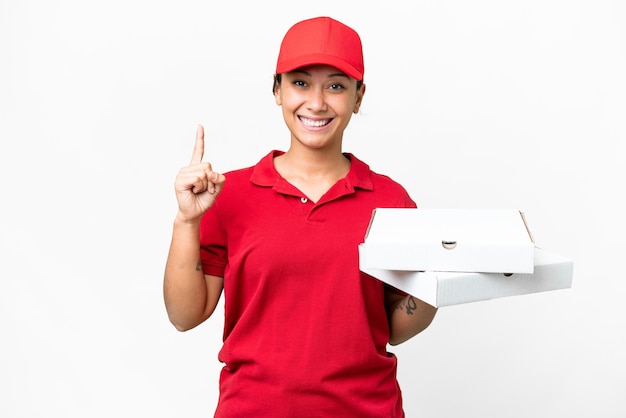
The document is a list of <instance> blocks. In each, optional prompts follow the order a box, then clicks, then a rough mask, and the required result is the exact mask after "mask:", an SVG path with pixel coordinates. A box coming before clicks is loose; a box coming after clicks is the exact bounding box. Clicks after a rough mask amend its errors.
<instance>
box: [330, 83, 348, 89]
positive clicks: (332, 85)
mask: <svg viewBox="0 0 626 418" xmlns="http://www.w3.org/2000/svg"><path fill="white" fill-rule="evenodd" d="M329 89H330V90H344V89H345V87H344V85H343V84H340V83H332V84H331V85H330V86H329Z"/></svg>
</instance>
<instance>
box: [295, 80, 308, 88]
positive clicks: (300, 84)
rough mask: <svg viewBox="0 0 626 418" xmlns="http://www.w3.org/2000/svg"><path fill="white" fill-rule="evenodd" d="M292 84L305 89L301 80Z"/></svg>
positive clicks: (304, 84)
mask: <svg viewBox="0 0 626 418" xmlns="http://www.w3.org/2000/svg"><path fill="white" fill-rule="evenodd" d="M293 84H294V86H298V87H306V83H305V82H304V81H302V80H294V82H293Z"/></svg>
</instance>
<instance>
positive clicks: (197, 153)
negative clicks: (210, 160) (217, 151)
mask: <svg viewBox="0 0 626 418" xmlns="http://www.w3.org/2000/svg"><path fill="white" fill-rule="evenodd" d="M203 156H204V127H203V126H202V125H198V128H197V129H196V145H195V146H194V147H193V154H192V156H191V164H198V163H201V162H202V157H203Z"/></svg>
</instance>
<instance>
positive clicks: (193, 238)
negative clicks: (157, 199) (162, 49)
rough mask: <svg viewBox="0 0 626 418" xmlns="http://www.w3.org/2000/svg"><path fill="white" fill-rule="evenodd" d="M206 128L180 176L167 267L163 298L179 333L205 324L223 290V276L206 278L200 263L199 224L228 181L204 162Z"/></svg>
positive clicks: (198, 135) (200, 129)
mask: <svg viewBox="0 0 626 418" xmlns="http://www.w3.org/2000/svg"><path fill="white" fill-rule="evenodd" d="M203 155H204V128H203V127H202V126H200V125H199V126H198V129H197V131H196V142H195V146H194V150H193V154H192V157H191V163H190V164H189V165H188V166H186V167H183V168H182V169H181V170H180V171H179V172H178V175H177V176H176V180H175V182H174V188H175V190H176V199H177V201H178V213H177V214H176V218H175V220H174V228H173V232H172V241H171V243H170V250H169V254H168V257H167V262H166V265H165V275H164V279H163V296H164V300H165V307H166V310H167V314H168V316H169V319H170V321H171V322H172V324H174V326H175V327H176V329H178V330H179V331H186V330H188V329H191V328H194V327H195V326H197V325H199V324H201V323H202V322H204V321H205V320H206V319H207V318H208V317H209V316H211V314H212V313H213V311H214V310H215V307H216V306H217V302H218V301H219V298H220V295H221V293H222V288H223V279H222V278H221V277H216V276H209V275H205V274H203V272H202V266H201V263H200V238H199V231H198V229H199V225H200V219H201V218H202V214H203V213H204V212H206V211H207V210H209V209H210V208H211V206H213V204H214V203H215V199H216V198H217V195H218V194H219V192H220V191H221V189H222V186H223V185H224V181H225V180H226V178H225V177H224V175H222V174H219V173H217V172H215V171H213V169H212V168H211V164H210V163H203V162H202V157H203Z"/></svg>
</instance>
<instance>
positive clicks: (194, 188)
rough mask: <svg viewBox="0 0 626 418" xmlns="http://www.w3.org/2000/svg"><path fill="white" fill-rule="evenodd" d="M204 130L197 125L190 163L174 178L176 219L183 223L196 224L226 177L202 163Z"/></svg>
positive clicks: (213, 199)
mask: <svg viewBox="0 0 626 418" xmlns="http://www.w3.org/2000/svg"><path fill="white" fill-rule="evenodd" d="M203 155H204V128H203V127H202V125H198V129H197V130H196V144H195V146H194V149H193V154H192V156H191V163H190V164H189V165H188V166H186V167H183V168H182V169H181V170H180V171H179V172H178V175H177V176H176V181H175V182H174V188H175V190H176V199H177V200H178V215H177V217H178V218H179V219H180V220H182V221H185V222H197V221H199V220H200V217H201V216H202V214H203V213H204V212H206V211H207V210H208V209H209V208H210V207H211V206H213V204H214V203H215V199H216V198H217V195H218V194H219V192H220V191H221V190H222V187H223V186H224V182H225V181H226V177H224V175H223V174H220V173H217V172H215V171H213V169H212V168H211V164H210V163H203V162H202V157H203Z"/></svg>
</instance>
